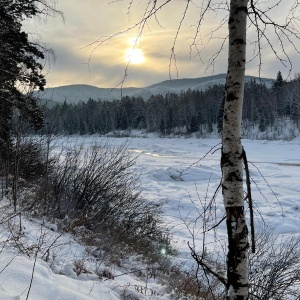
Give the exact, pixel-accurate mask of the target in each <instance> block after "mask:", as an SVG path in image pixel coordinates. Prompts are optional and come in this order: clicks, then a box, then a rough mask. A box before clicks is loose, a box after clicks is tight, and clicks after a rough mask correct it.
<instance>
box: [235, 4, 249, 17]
mask: <svg viewBox="0 0 300 300" xmlns="http://www.w3.org/2000/svg"><path fill="white" fill-rule="evenodd" d="M241 11H242V12H245V13H246V14H248V8H247V6H239V7H237V8H236V9H235V12H234V14H235V15H237V14H238V13H239V12H241Z"/></svg>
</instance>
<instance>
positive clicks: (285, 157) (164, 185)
mask: <svg viewBox="0 0 300 300" xmlns="http://www.w3.org/2000/svg"><path fill="white" fill-rule="evenodd" d="M101 139H103V138H95V137H85V138H83V137H80V138H71V139H70V140H69V143H74V144H76V143H77V144H84V146H85V147H89V146H90V145H92V144H93V143H94V142H95V141H97V140H98V141H99V140H101ZM109 141H110V143H111V144H113V145H120V144H122V143H124V142H125V141H128V143H129V146H128V150H129V151H131V152H132V154H133V155H138V158H137V163H138V164H139V166H140V170H141V181H142V188H143V195H144V197H145V198H147V199H149V200H152V201H156V202H159V203H161V204H163V211H164V222H165V224H166V225H167V226H169V228H170V230H171V233H172V235H173V245H174V247H175V248H176V249H177V250H178V253H179V258H178V260H180V261H182V262H184V263H185V264H186V267H187V268H188V267H190V266H192V263H193V262H192V259H191V256H190V251H189V248H188V246H187V242H188V241H190V242H192V234H194V238H195V245H196V249H197V250H201V247H202V241H203V234H202V231H203V229H204V228H203V227H202V226H203V222H202V218H199V215H200V214H202V217H205V218H206V219H207V220H208V224H215V218H217V219H218V220H220V219H222V217H223V215H224V212H223V211H224V209H223V204H222V198H221V192H219V194H218V195H217V197H216V199H215V201H213V205H212V209H211V210H208V211H207V212H206V214H203V208H205V207H207V205H208V203H210V200H211V199H212V196H213V195H214V192H215V190H216V189H217V188H218V186H219V183H220V178H221V173H220V167H219V161H220V144H219V142H220V141H219V140H217V139H196V138H187V139H185V138H173V139H167V138H164V139H160V138H157V137H148V138H126V139H125V138H109ZM243 145H244V148H245V150H246V153H247V157H248V160H249V162H250V163H249V168H250V171H251V177H252V180H253V181H252V189H253V191H252V194H253V201H254V209H255V220H256V223H257V226H260V225H259V224H261V223H262V221H261V220H262V219H263V220H264V222H265V223H266V224H268V225H270V226H274V227H275V232H276V233H278V234H280V235H285V236H287V235H290V234H295V235H298V234H299V233H300V202H299V194H300V184H299V183H300V169H299V168H300V141H299V140H294V141H291V142H282V141H276V142H272V141H251V140H244V141H243ZM0 204H1V202H0ZM4 204H5V201H4V200H3V201H2V205H1V206H3V205H4ZM13 220H14V221H15V222H16V223H18V219H17V218H15V219H12V220H11V222H10V223H11V226H13ZM44 225H45V226H44ZM0 226H1V237H0V238H1V245H0V246H1V247H0V249H1V251H0V252H1V253H0V299H3V300H10V299H11V300H12V299H13V300H17V299H32V300H50V299H51V300H52V299H66V300H67V299H68V300H69V299H72V300H73V299H100V300H113V299H122V294H126V293H131V294H132V295H134V296H135V297H136V298H137V299H149V300H150V299H151V300H152V299H153V300H155V299H169V296H168V295H167V294H165V293H164V287H162V286H160V285H158V284H157V283H155V282H154V281H153V280H149V281H148V282H146V283H145V282H142V281H141V280H140V279H139V278H137V277H135V276H134V275H132V274H127V275H122V270H118V269H115V270H113V275H114V279H108V278H103V279H102V280H98V279H97V278H98V277H97V275H96V274H95V273H94V271H92V270H95V266H96V267H97V268H98V271H99V272H103V271H104V270H105V268H106V266H105V265H101V263H99V262H97V261H94V260H92V258H91V257H90V256H89V254H88V253H87V251H86V249H85V248H84V247H83V246H81V245H79V244H78V243H76V242H75V241H74V240H73V238H72V237H71V236H70V235H67V234H64V235H61V234H60V233H59V232H57V231H56V227H55V225H53V224H48V223H45V224H42V222H41V221H37V220H34V219H24V220H23V224H22V226H23V231H22V235H21V236H20V237H15V238H13V239H12V238H11V237H12V232H10V231H8V230H6V228H7V227H6V226H7V222H4V223H3V224H0ZM225 232H226V231H225V224H224V222H223V223H221V224H220V225H219V226H218V228H217V231H213V232H212V233H211V235H208V236H206V242H207V249H208V250H210V247H214V248H215V247H216V243H214V241H215V240H217V241H218V243H217V245H220V250H221V245H222V244H223V243H224V242H225V241H226V235H225ZM12 240H13V241H14V242H12ZM5 241H7V242H5ZM21 241H22V243H25V244H26V245H27V246H29V245H32V247H26V250H25V248H24V249H23V248H22V246H21V244H22V243H20V242H21ZM12 243H13V244H14V246H15V247H12V246H13V245H11V244H12ZM37 248H39V250H40V253H44V256H43V257H42V258H41V255H40V254H39V257H37V258H35V253H36V252H37ZM28 249H29V250H28ZM22 250H23V251H22ZM28 251H29V252H30V253H28ZM97 263H98V264H99V265H98V266H97ZM75 266H76V267H77V270H76V269H75ZM78 268H79V269H80V268H81V270H82V271H81V272H79V271H78ZM79 273H80V274H79ZM78 274H79V275H78ZM119 275H120V276H119ZM31 278H33V280H32V283H31ZM145 284H146V285H147V288H150V289H151V290H154V291H155V292H156V293H154V295H150V294H148V295H145V293H140V292H139V291H145V289H140V290H139V289H138V288H135V287H137V286H145ZM29 288H30V291H29ZM28 291H29V294H28ZM27 295H28V298H27Z"/></svg>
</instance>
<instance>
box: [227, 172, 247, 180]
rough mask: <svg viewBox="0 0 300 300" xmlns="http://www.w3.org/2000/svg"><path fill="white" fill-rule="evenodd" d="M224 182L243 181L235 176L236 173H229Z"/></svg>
mask: <svg viewBox="0 0 300 300" xmlns="http://www.w3.org/2000/svg"><path fill="white" fill-rule="evenodd" d="M225 180H226V181H231V182H234V181H239V182H241V181H243V179H242V178H241V177H240V176H239V175H238V174H237V172H230V173H228V175H227V178H226V179H225Z"/></svg>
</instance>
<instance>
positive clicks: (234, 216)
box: [226, 206, 249, 299]
mask: <svg viewBox="0 0 300 300" xmlns="http://www.w3.org/2000/svg"><path fill="white" fill-rule="evenodd" d="M240 218H242V219H244V207H243V206H235V207H227V208H226V225H227V234H228V254H227V279H228V281H227V289H229V287H230V286H232V287H233V289H234V290H237V289H238V288H240V287H247V286H248V284H244V285H243V284H241V283H240V282H239V281H240V278H241V276H240V275H239V274H237V272H236V267H237V266H238V264H239V263H240V262H241V261H242V260H243V258H244V257H245V254H244V253H245V251H247V248H248V247H249V245H248V243H247V244H246V246H245V247H240V242H241V239H243V238H244V237H245V234H247V232H248V229H247V225H246V224H245V222H244V224H243V227H244V228H243V230H242V232H241V234H238V235H236V236H234V235H233V230H236V225H235V226H232V225H233V224H232V223H233V222H235V224H238V221H239V219H240ZM236 299H244V297H240V296H237V298H236Z"/></svg>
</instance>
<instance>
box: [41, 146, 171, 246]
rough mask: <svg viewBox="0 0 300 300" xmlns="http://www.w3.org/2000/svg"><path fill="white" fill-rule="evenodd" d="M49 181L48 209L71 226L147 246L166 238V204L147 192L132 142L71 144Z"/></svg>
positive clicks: (47, 211) (128, 242)
mask: <svg viewBox="0 0 300 300" xmlns="http://www.w3.org/2000/svg"><path fill="white" fill-rule="evenodd" d="M49 182H50V184H51V186H50V189H49V197H48V198H49V199H48V201H47V203H45V205H46V206H47V209H46V211H45V212H46V213H47V214H51V215H52V216H53V217H56V218H60V219H64V220H65V221H66V223H68V224H67V226H69V227H79V226H84V227H85V228H87V229H88V230H91V231H92V232H93V233H97V232H98V233H101V234H103V232H105V234H108V235H109V236H113V237H114V238H115V239H117V238H118V237H119V239H121V240H122V241H124V242H126V243H127V244H130V243H131V244H133V243H136V244H139V243H140V244H143V246H146V247H147V246H149V245H150V244H153V243H158V242H159V241H161V240H162V239H163V236H164V234H165V233H164V232H163V230H162V228H161V227H160V206H159V205H157V204H155V203H153V202H149V201H147V200H145V199H143V197H142V196H141V192H140V186H139V170H138V168H137V166H136V158H135V157H133V156H132V155H130V153H129V152H128V151H127V144H123V145H121V146H118V147H113V146H111V145H109V144H108V143H103V144H101V145H94V146H92V147H91V148H89V149H83V147H79V148H74V147H73V148H72V149H65V150H64V151H63V152H62V154H61V157H60V160H59V163H58V164H57V166H56V168H55V170H54V172H53V173H52V175H51V174H50V176H49ZM137 241H139V242H137Z"/></svg>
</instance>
